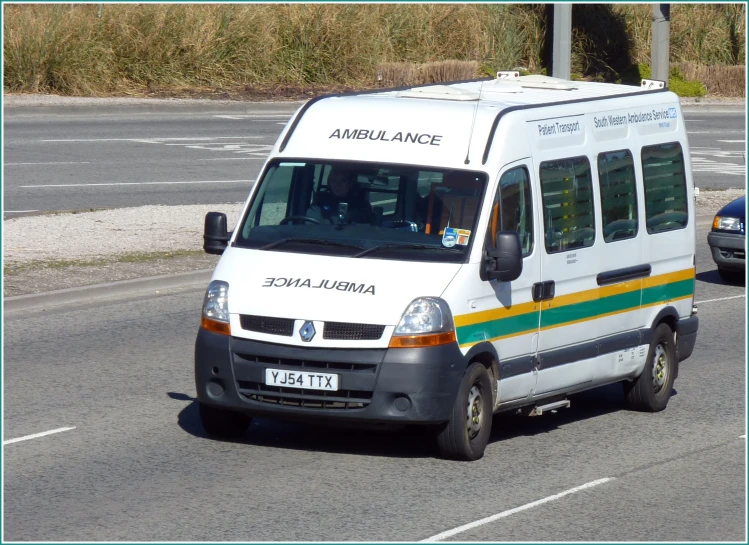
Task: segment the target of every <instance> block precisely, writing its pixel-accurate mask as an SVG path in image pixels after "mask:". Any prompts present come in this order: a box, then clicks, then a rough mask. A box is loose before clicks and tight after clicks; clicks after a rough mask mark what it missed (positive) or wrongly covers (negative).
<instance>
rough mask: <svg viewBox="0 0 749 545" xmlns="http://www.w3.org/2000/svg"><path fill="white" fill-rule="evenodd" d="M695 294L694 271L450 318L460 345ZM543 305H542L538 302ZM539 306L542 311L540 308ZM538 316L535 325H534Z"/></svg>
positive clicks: (470, 344) (491, 339)
mask: <svg viewBox="0 0 749 545" xmlns="http://www.w3.org/2000/svg"><path fill="white" fill-rule="evenodd" d="M693 296H694V269H693V268H690V269H684V270H682V271H676V272H672V273H666V274H661V275H658V276H654V277H648V278H641V279H640V278H638V279H635V280H630V281H627V282H621V283H617V284H612V285H609V286H601V287H599V288H594V289H591V290H585V291H581V292H576V293H571V294H567V295H562V296H559V297H555V298H554V299H551V300H548V301H542V302H540V303H539V302H529V303H521V304H518V305H513V306H512V307H510V308H498V309H491V310H485V311H479V312H474V313H471V314H463V315H460V316H456V317H455V326H456V330H457V334H458V342H459V343H460V346H462V347H467V346H472V345H474V344H476V343H478V342H482V341H497V340H502V339H506V338H509V337H516V336H520V335H527V334H529V333H533V332H535V331H537V329H536V327H537V326H536V324H539V326H538V327H539V328H540V330H541V331H545V330H549V329H555V328H558V327H564V326H567V325H574V324H579V323H583V322H590V321H593V320H597V319H599V318H605V317H608V316H614V315H617V314H623V313H625V312H632V311H634V310H638V309H640V308H645V307H651V306H657V305H663V304H667V303H669V302H672V301H681V300H685V299H689V298H691V297H693ZM541 305H543V307H542V306H541ZM542 309H543V312H541V310H542ZM539 320H540V323H539Z"/></svg>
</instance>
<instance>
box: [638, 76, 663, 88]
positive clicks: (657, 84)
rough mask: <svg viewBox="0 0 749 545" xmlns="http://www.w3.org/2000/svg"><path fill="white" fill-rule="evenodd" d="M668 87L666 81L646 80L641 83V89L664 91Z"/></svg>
mask: <svg viewBox="0 0 749 545" xmlns="http://www.w3.org/2000/svg"><path fill="white" fill-rule="evenodd" d="M665 86H666V82H665V81H661V80H659V79H644V80H642V81H641V82H640V87H642V88H643V89H648V90H649V89H663V88H664V87H665Z"/></svg>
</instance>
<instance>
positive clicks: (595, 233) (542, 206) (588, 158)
mask: <svg viewBox="0 0 749 545" xmlns="http://www.w3.org/2000/svg"><path fill="white" fill-rule="evenodd" d="M574 159H585V160H586V161H588V168H589V170H590V193H591V195H590V198H591V202H590V205H591V206H590V210H591V214H592V216H593V218H592V220H593V244H591V245H590V246H581V247H580V248H565V249H564V250H557V251H555V252H550V251H549V248H548V247H547V246H546V222H545V221H544V222H543V225H542V227H543V239H544V250H546V255H554V254H559V253H562V252H572V251H578V250H585V249H587V248H592V247H593V246H595V244H596V240H597V238H598V229H597V228H596V203H595V189H594V186H595V184H594V183H593V167H592V166H591V162H590V157H588V156H587V155H586V154H582V155H575V156H574V157H560V158H558V159H545V160H543V161H540V162H539V164H538V186H539V188H540V189H541V215H542V217H543V210H544V207H545V206H546V203H545V200H544V186H543V181H542V180H541V168H542V167H543V164H544V163H551V162H554V161H572V160H574Z"/></svg>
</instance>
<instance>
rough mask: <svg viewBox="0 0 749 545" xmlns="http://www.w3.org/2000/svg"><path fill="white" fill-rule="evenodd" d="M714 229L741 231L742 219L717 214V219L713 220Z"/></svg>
mask: <svg viewBox="0 0 749 545" xmlns="http://www.w3.org/2000/svg"><path fill="white" fill-rule="evenodd" d="M713 229H722V230H724V231H741V220H740V219H739V218H728V217H725V216H715V219H714V220H713Z"/></svg>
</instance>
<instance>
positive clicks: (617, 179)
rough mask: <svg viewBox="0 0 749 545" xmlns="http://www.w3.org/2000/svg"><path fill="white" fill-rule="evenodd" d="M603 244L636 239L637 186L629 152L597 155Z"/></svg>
mask: <svg viewBox="0 0 749 545" xmlns="http://www.w3.org/2000/svg"><path fill="white" fill-rule="evenodd" d="M598 183H599V186H600V188H601V218H602V223H603V240H604V241H605V242H615V241H617V240H625V239H628V238H633V237H635V236H637V184H636V182H635V166H634V161H633V160H632V154H631V153H630V152H629V150H621V151H610V152H606V153H601V154H599V155H598Z"/></svg>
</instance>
